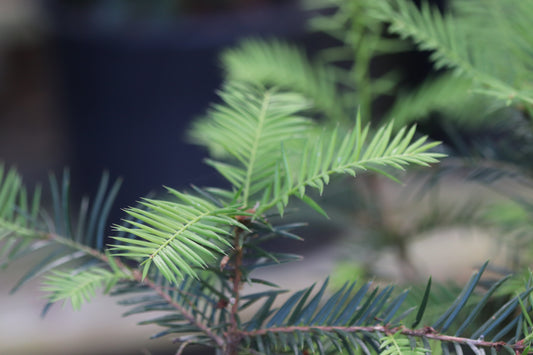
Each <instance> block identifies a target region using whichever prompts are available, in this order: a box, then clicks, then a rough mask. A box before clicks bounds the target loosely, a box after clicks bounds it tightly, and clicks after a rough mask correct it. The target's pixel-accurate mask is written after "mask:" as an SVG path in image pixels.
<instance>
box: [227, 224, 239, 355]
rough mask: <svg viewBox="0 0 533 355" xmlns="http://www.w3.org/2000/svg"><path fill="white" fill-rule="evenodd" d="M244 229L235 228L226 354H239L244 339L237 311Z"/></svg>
mask: <svg viewBox="0 0 533 355" xmlns="http://www.w3.org/2000/svg"><path fill="white" fill-rule="evenodd" d="M242 232H243V230H242V229H240V228H236V229H235V239H234V245H233V246H234V248H235V254H234V256H233V267H234V270H233V298H232V300H231V311H230V329H229V332H228V334H227V347H226V349H225V354H226V355H237V354H238V348H239V343H240V341H241V339H242V331H241V330H240V328H239V324H238V321H237V313H238V312H239V302H240V288H241V280H242V273H241V266H242V253H243V250H242V245H241V241H240V238H241V233H242Z"/></svg>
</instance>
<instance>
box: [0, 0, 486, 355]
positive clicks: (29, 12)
mask: <svg viewBox="0 0 533 355" xmlns="http://www.w3.org/2000/svg"><path fill="white" fill-rule="evenodd" d="M250 36H256V37H269V36H276V37H281V38H285V39H288V40H290V41H292V42H294V43H298V44H300V45H301V46H304V47H306V48H307V49H308V50H309V51H314V50H317V49H318V48H320V47H322V46H323V45H325V43H326V42H327V40H326V39H325V38H324V37H321V36H318V35H316V34H315V35H311V34H309V33H308V32H306V30H305V14H304V13H303V12H302V11H301V10H300V9H299V4H298V3H297V1H295V0H271V1H267V0H255V1H250V0H248V1H246V0H226V1H216V0H212V1H209V0H202V1H193V0H190V1H172V0H159V1H149V0H144V1H141V0H138V1H125V0H124V1H120V0H105V1H104V0H102V1H97V0H94V1H90V0H48V1H44V0H42V1H38V0H0V161H3V162H5V163H6V164H7V165H14V166H16V167H17V168H18V169H19V170H20V172H21V173H22V175H23V176H24V178H25V181H26V182H27V183H28V184H30V185H31V184H33V183H35V182H38V181H46V180H47V178H48V177H47V176H48V174H49V173H50V172H52V173H55V174H61V172H62V171H63V168H64V167H65V166H68V167H69V169H70V172H71V175H72V182H73V195H74V197H77V196H78V197H79V196H80V195H81V194H84V193H94V190H95V189H96V185H97V183H98V181H99V178H100V176H101V174H102V171H104V170H108V171H109V172H110V174H111V176H112V177H115V178H117V177H122V178H124V183H123V188H122V192H121V193H120V195H119V197H118V200H117V206H118V207H126V206H128V205H131V204H132V203H134V201H135V200H136V199H137V198H139V197H140V196H142V195H145V194H146V193H148V192H150V191H153V190H158V189H159V188H160V186H162V185H168V186H172V187H175V188H178V189H179V188H184V187H186V186H187V185H188V184H189V183H190V182H194V183H195V184H197V185H201V186H202V185H214V184H218V183H220V181H219V180H218V178H217V175H216V174H215V173H214V172H213V170H211V169H210V168H209V167H207V166H205V165H204V164H203V163H202V158H203V157H204V152H202V151H201V150H200V149H198V148H196V147H194V146H191V145H189V144H187V143H186V142H185V140H184V138H185V131H186V128H187V126H188V124H189V122H190V121H191V119H193V118H194V117H196V116H198V115H201V114H203V112H204V111H205V109H206V108H207V107H208V104H209V103H210V102H212V101H213V100H215V99H216V94H215V90H216V88H217V87H219V85H220V83H221V72H220V68H219V65H218V61H217V55H218V53H219V52H220V50H221V49H223V48H226V47H227V46H230V45H232V44H235V43H237V41H238V40H239V39H241V38H243V37H250ZM325 41H326V42H325ZM412 63H413V64H412V65H414V66H416V71H415V72H414V74H413V77H415V78H416V77H418V78H420V76H423V73H424V65H420V62H417V61H412ZM415 183H416V181H415ZM407 186H409V185H407ZM397 187H398V186H397V185H394V184H392V185H391V184H389V183H383V186H382V188H381V191H382V195H383V196H382V198H383V201H382V202H383V203H384V204H385V205H387V206H390V208H389V213H388V216H390V217H391V218H392V219H394V218H397V219H402V220H409V219H408V217H406V216H405V215H401V213H404V214H405V212H406V210H407V209H406V208H405V206H403V205H395V203H397V201H404V200H403V198H402V197H401V196H399V195H398V189H397ZM445 189H447V191H454V193H453V194H448V198H455V197H457V198H462V199H466V200H468V195H467V194H465V191H469V192H472V190H471V187H468V186H467V187H465V186H464V185H462V183H460V182H458V181H449V185H448V186H447V187H446V188H445ZM332 194H333V195H334V194H335V193H334V192H333V193H332ZM398 196H399V197H398ZM396 197H398V198H396ZM419 208H424V207H423V206H422V207H419ZM398 211H399V212H398ZM397 213H400V214H399V215H396V214H397ZM120 216H121V214H120V211H119V209H117V211H116V212H114V213H113V214H112V215H111V219H112V221H111V222H113V221H116V220H117V219H118V218H120ZM319 232H322V231H321V230H319V228H316V229H314V232H313V233H314V234H318V233H319ZM328 233H333V232H331V231H330V232H328ZM446 233H447V234H446V243H445V244H444V246H446V247H450V248H453V247H454V246H456V245H462V246H463V248H464V250H465V253H467V254H468V258H471V257H472V253H471V252H468V250H477V252H479V257H478V259H477V260H478V261H479V262H481V261H483V260H484V259H485V258H486V255H487V254H491V253H492V254H493V250H491V249H490V246H487V247H486V248H485V247H484V245H485V242H484V241H485V239H484V236H483V235H481V234H475V233H473V234H472V233H471V235H472V236H473V237H472V238H471V239H469V241H468V243H470V244H468V243H466V242H465V240H464V239H463V240H461V239H460V238H461V237H460V235H461V231H458V230H448V231H446ZM476 238H477V239H476ZM320 240H321V241H319V242H315V243H311V245H312V246H313V247H311V248H309V249H307V250H306V251H305V253H306V259H305V260H307V261H306V262H304V263H301V264H299V265H296V266H294V267H293V268H292V269H291V273H290V275H291V276H290V277H289V276H287V278H286V279H283V280H278V281H279V282H280V284H282V285H285V286H291V287H293V288H294V287H303V286H307V285H308V284H309V282H308V281H314V280H319V279H323V278H324V277H325V276H326V275H328V274H329V273H330V272H331V270H334V269H335V268H336V267H337V266H338V264H337V261H338V260H340V259H342V258H344V259H347V260H349V259H350V258H356V257H361V258H363V257H364V255H361V254H364V251H361V250H358V249H357V248H354V247H353V246H352V248H350V247H348V248H347V247H346V245H345V244H343V243H340V242H339V243H337V241H338V240H339V239H338V238H337V237H335V236H334V235H328V238H322V239H320ZM442 240H443V237H442V233H440V234H439V235H438V237H437V236H434V235H430V236H429V238H423V239H421V240H420V241H419V242H417V243H415V244H414V245H413V246H412V250H411V253H414V255H415V256H416V257H414V258H413V259H414V260H417V264H416V265H414V267H416V268H417V269H418V270H423V271H424V272H423V274H424V275H422V276H425V274H430V273H432V274H434V275H435V274H436V275H437V276H438V275H441V276H442V278H443V279H444V278H446V277H453V278H457V279H460V278H461V277H462V276H464V274H465V273H464V270H465V268H464V267H463V266H464V265H465V264H464V263H463V264H461V261H464V260H466V259H467V255H462V254H460V253H457V252H454V253H453V254H454V255H455V257H456V258H457V260H449V259H448V258H446V257H444V255H448V253H447V252H446V249H444V248H443V243H442ZM454 243H456V244H454ZM317 245H318V247H317ZM481 245H483V248H485V249H486V250H485V249H483V248H481V247H480V246H481ZM431 250H433V254H432V252H431ZM435 250H439V251H435ZM439 254H440V255H441V256H442V258H441V259H436V258H435V255H439ZM449 254H452V253H449ZM394 258H395V256H394V255H385V256H384V257H383V258H382V259H380V260H381V261H380V262H379V263H377V262H376V263H375V264H374V267H375V270H376V272H380V273H382V274H383V275H388V276H389V277H390V278H391V279H394V278H398V279H400V278H401V276H402V275H401V274H402V271H401V268H400V269H399V266H398V264H397V263H396V261H395V259H394ZM439 260H441V261H439ZM469 260H471V262H470V263H471V264H472V265H475V263H476V262H477V261H476V259H475V258H474V259H469ZM450 265H453V266H454V267H453V268H451V267H450ZM430 266H431V267H432V268H430ZM25 268H27V264H26V263H25V262H24V261H19V262H17V263H14V264H13V265H10V267H9V269H8V270H7V272H5V271H4V272H2V273H1V274H0V354H2V355H4V354H7V355H26V354H28V355H29V354H56V355H62V354H65V355H66V354H120V353H124V354H158V353H162V354H163V353H172V352H171V350H169V349H170V348H171V347H172V344H170V340H169V339H168V338H164V339H159V340H157V341H149V340H147V338H148V337H149V336H150V335H151V334H153V333H154V332H156V329H153V328H147V327H138V326H136V325H135V319H132V318H126V319H123V318H121V317H120V314H121V312H122V311H124V309H121V308H120V307H119V306H116V305H115V304H114V300H110V299H109V298H104V297H98V298H97V299H96V300H95V301H94V302H92V303H91V304H90V305H88V306H86V307H84V309H83V310H82V311H80V312H71V311H70V310H69V309H68V308H66V307H65V308H64V309H61V308H60V307H55V308H53V309H52V310H51V311H50V313H49V315H48V316H47V317H46V318H44V319H41V318H40V317H39V313H40V311H41V308H42V307H43V305H44V304H45V301H44V300H43V298H42V293H40V291H39V284H38V282H32V283H30V284H28V285H26V286H25V287H24V288H23V289H22V290H21V291H19V292H17V293H16V294H14V295H9V290H10V288H11V286H12V285H13V284H14V283H15V282H16V279H17V276H16V274H20V273H21V271H22V270H24V269H25ZM468 270H469V269H468ZM269 272H271V273H272V274H274V275H278V276H279V275H280V273H279V271H277V270H276V269H273V270H271V271H269ZM354 273H355V271H354ZM439 273H440V274H439ZM283 274H284V275H285V274H286V273H283ZM287 275H288V274H287ZM266 277H268V275H266ZM169 351H170V352H169ZM200 353H202V351H201V350H200Z"/></svg>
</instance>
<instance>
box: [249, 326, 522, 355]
mask: <svg viewBox="0 0 533 355" xmlns="http://www.w3.org/2000/svg"><path fill="white" fill-rule="evenodd" d="M315 330H320V331H324V332H331V331H335V330H339V331H343V332H346V333H359V332H367V333H378V332H379V333H384V334H387V335H391V334H395V333H397V332H400V333H401V334H403V335H408V336H412V337H418V338H427V339H434V340H438V341H442V342H450V343H455V344H464V345H473V346H476V347H484V348H496V349H499V348H502V347H504V346H507V347H509V348H511V349H513V350H515V351H518V352H522V351H523V350H524V349H525V345H524V344H523V342H521V341H519V342H517V343H515V344H508V343H505V342H503V341H498V342H492V341H486V340H483V339H470V338H463V337H456V336H451V335H445V334H440V333H438V332H437V331H436V330H434V329H433V328H431V327H424V328H422V329H408V328H405V327H403V326H400V327H393V328H390V327H388V326H386V325H385V326H384V325H375V326H351V327H342V326H288V327H274V328H266V329H258V330H252V331H243V332H241V334H242V336H249V337H253V336H257V335H265V334H267V333H268V332H271V333H293V332H296V331H299V332H308V333H309V332H313V331H315Z"/></svg>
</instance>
